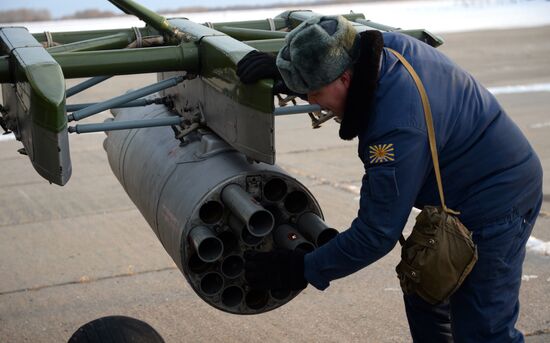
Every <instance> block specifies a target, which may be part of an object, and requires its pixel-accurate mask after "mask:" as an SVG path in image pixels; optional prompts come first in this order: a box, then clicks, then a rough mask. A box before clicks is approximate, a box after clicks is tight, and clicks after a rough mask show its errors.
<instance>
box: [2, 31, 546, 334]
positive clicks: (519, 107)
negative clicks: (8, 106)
mask: <svg viewBox="0 0 550 343" xmlns="http://www.w3.org/2000/svg"><path fill="white" fill-rule="evenodd" d="M548 37H550V27H542V28H534V29H521V30H502V31H480V32H469V33H457V34H447V35H445V36H444V38H445V40H446V43H445V44H444V45H443V46H442V47H441V48H440V49H441V50H442V51H444V52H445V53H446V54H448V55H449V56H450V57H451V58H453V59H454V60H455V61H457V62H458V63H459V64H460V65H462V66H463V67H464V68H465V69H466V70H468V71H470V72H471V73H472V74H473V75H475V76H476V77H477V78H478V79H479V80H480V81H481V82H482V83H483V84H484V85H486V86H487V87H495V86H507V85H511V86H514V85H528V84H536V83H550V59H549V58H548V56H550V40H548ZM154 80H155V76H154V75H138V76H130V77H116V78H113V79H111V80H109V81H107V82H105V83H104V84H102V85H100V86H97V87H95V88H92V89H90V90H89V91H87V92H85V93H83V94H80V95H77V96H75V97H74V98H72V99H71V103H77V102H91V101H97V100H99V99H106V98H109V97H110V96H112V95H115V94H120V93H122V92H123V91H124V90H126V89H128V88H138V87H140V86H141V85H145V84H148V83H151V82H153V81H154ZM78 81H79V80H71V81H70V82H69V85H73V84H75V83H77V82H78ZM497 97H498V99H499V100H500V101H501V103H502V104H503V106H504V107H505V109H506V110H507V112H508V113H509V115H510V116H511V117H512V118H513V119H514V120H515V121H516V122H517V123H518V125H519V126H520V128H521V129H522V130H523V132H525V134H526V135H527V137H528V138H529V139H530V141H531V143H532V145H533V146H534V147H535V150H536V151H537V152H538V154H539V156H540V158H541V160H542V163H543V166H544V170H545V171H548V170H550V149H549V148H550V123H549V119H548V108H550V93H548V92H528V93H520V94H508V95H499V96H497ZM103 117H105V115H100V116H99V117H96V118H92V121H95V122H97V121H101V120H102V118H103ZM545 123H546V124H545ZM337 129H338V127H337V124H335V123H328V124H327V125H325V126H324V127H323V128H321V129H319V130H312V129H311V128H310V123H309V119H308V118H307V116H305V115H295V116H287V117H281V118H277V119H276V143H277V146H276V147H277V161H278V164H279V165H280V166H282V167H283V168H285V169H286V170H287V171H288V172H289V173H291V174H292V175H294V176H295V177H296V178H298V179H299V180H300V181H301V182H303V183H304V184H305V185H306V186H307V187H308V188H309V189H310V190H311V192H312V193H313V194H314V195H315V197H316V198H317V200H318V201H319V203H320V204H321V207H322V208H323V211H324V213H325V217H326V220H327V222H328V223H330V224H331V225H333V226H335V227H338V228H341V229H346V228H347V227H348V225H349V223H350V222H351V220H352V219H353V218H354V217H355V214H356V211H357V203H358V199H357V196H358V187H359V185H360V181H361V177H362V170H363V167H362V165H361V162H360V161H359V159H358V158H357V156H356V142H343V141H340V140H339V139H338V136H337ZM103 138H104V135H103V134H89V135H75V136H71V141H70V143H71V152H72V155H71V157H72V163H73V176H72V179H71V180H70V182H69V183H68V185H66V186H65V187H58V186H55V185H50V184H48V183H47V182H46V181H44V180H43V179H42V178H41V177H39V176H38V174H37V173H36V172H35V171H34V170H33V169H32V167H31V164H30V162H29V161H28V159H27V158H26V157H25V156H21V155H19V154H17V152H16V150H17V149H19V148H20V147H21V144H20V143H19V142H16V141H4V142H0V161H1V162H0V163H1V165H2V168H0V204H1V205H0V342H64V341H67V340H68V338H69V337H70V336H71V334H72V333H73V332H74V331H75V330H76V329H77V328H78V327H80V326H81V325H83V324H84V323H86V322H88V321H91V320H93V319H96V318H99V317H102V316H107V315H126V316H131V317H136V318H138V319H141V320H144V321H146V322H148V323H149V324H151V325H152V326H153V327H155V328H156V329H157V331H158V332H159V333H160V334H161V335H162V336H163V337H164V338H165V340H166V341H167V342H408V341H411V339H410V336H409V332H408V326H407V322H406V318H405V314H404V308H403V304H402V295H401V290H400V288H399V283H398V280H397V278H396V276H395V272H394V267H395V265H396V264H397V262H398V259H399V247H396V249H394V250H393V251H392V252H391V253H390V254H389V255H387V256H386V257H384V258H383V259H381V260H380V261H378V262H376V263H375V264H373V265H372V266H369V267H368V268H365V269H363V270H361V271H359V272H357V273H355V274H353V275H351V276H350V277H347V278H344V279H341V280H337V281H334V282H332V284H331V287H329V288H328V289H327V290H326V291H324V292H320V291H317V290H316V289H314V288H313V287H311V286H310V287H308V288H307V289H306V290H304V291H303V292H302V293H301V294H300V295H299V296H298V297H296V298H295V299H294V300H292V301H291V302H289V303H288V304H286V305H284V306H282V307H281V308H279V309H276V310H274V311H272V312H269V313H264V314H260V315H254V316H239V315H233V314H227V313H224V312H221V311H219V310H216V309H214V308H213V307H210V306H209V305H207V304H206V303H205V302H203V301H202V300H201V299H200V298H199V297H198V296H197V295H196V294H195V293H194V292H193V290H192V289H191V288H190V286H188V284H187V282H186V281H185V279H184V277H183V276H182V275H181V273H180V271H179V270H178V269H177V268H176V267H175V264H174V262H173V261H172V260H171V258H170V257H169V256H168V254H167V253H166V252H165V251H164V250H163V248H162V246H161V244H160V243H159V241H158V240H157V239H156V237H155V235H154V233H153V231H152V230H151V229H150V227H149V226H148V224H147V223H146V222H145V220H144V219H143V217H142V216H141V214H140V213H139V211H138V210H137V209H136V208H135V206H134V205H133V203H132V202H131V200H130V199H129V198H128V196H127V195H126V193H125V192H124V190H123V189H122V187H121V186H120V184H119V183H118V181H117V180H116V179H115V177H114V176H113V174H112V173H111V171H110V168H109V166H108V163H107V158H106V154H105V152H104V151H103V147H102V141H103ZM502 143H503V144H506V137H503V138H502ZM549 175H550V173H546V175H545V188H544V193H545V202H544V205H543V212H542V213H541V215H540V217H539V219H538V222H537V224H536V226H535V229H534V232H533V235H534V236H535V237H537V238H539V239H542V240H543V241H550V230H549V227H550V182H549V181H550V179H549V178H550V176H549ZM412 218H413V216H411V220H412ZM411 220H409V223H408V224H407V228H406V230H410V228H411V224H412V221H411ZM548 294H550V256H541V255H537V254H534V253H532V252H529V253H528V254H527V258H526V261H525V265H524V282H523V284H522V289H521V313H520V318H519V321H518V328H519V329H521V330H522V331H523V332H524V333H525V334H526V336H527V337H526V339H527V341H528V342H548V341H550V296H549V295H548Z"/></svg>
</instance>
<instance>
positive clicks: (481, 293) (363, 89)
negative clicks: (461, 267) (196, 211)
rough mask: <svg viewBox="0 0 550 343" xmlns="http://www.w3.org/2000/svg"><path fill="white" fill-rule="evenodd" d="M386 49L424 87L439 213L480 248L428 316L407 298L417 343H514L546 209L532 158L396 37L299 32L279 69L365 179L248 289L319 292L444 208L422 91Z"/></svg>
mask: <svg viewBox="0 0 550 343" xmlns="http://www.w3.org/2000/svg"><path fill="white" fill-rule="evenodd" d="M387 48H391V49H393V50H396V51H397V52H399V53H400V54H402V55H403V56H404V57H405V59H406V60H407V61H408V62H409V63H410V64H411V65H412V66H413V68H414V69H415V70H416V73H417V74H418V75H419V77H420V79H421V80H422V82H423V84H424V87H425V89H426V92H427V95H428V98H429V102H430V106H431V109H432V115H433V121H434V126H435V136H436V138H437V150H438V154H439V162H440V169H441V174H442V179H443V186H444V193H445V197H446V203H447V206H448V207H449V208H452V209H453V210H457V211H459V212H460V215H459V218H460V220H461V221H462V222H463V223H464V224H465V226H466V227H467V228H468V229H469V230H471V231H472V233H473V240H474V242H475V243H476V245H477V249H478V261H477V263H476V265H475V266H474V268H473V270H472V272H471V273H470V274H469V276H468V277H467V278H466V279H465V281H464V282H463V284H462V285H461V287H460V288H459V289H458V290H457V291H456V292H455V293H454V294H453V295H452V296H451V297H450V299H449V301H447V302H445V303H443V304H439V305H430V304H429V303H427V302H425V301H424V300H422V299H421V298H420V297H418V296H416V295H414V294H410V295H404V301H405V308H406V312H407V318H408V320H409V326H410V330H411V334H412V336H413V340H414V341H415V342H452V341H453V340H454V341H456V342H522V341H523V336H522V334H521V333H520V332H519V331H518V330H516V329H515V327H514V326H515V322H516V320H517V316H518V312H519V301H518V295H519V288H520V283H521V274H522V273H521V269H522V263H523V260H524V257H525V243H526V241H527V239H528V237H529V235H530V233H531V231H532V228H533V225H534V222H535V219H536V217H537V215H538V213H539V210H540V205H541V201H542V168H541V165H540V161H539V159H538V157H537V156H536V154H535V152H534V151H533V149H532V148H531V146H530V145H529V143H528V141H527V140H526V138H525V137H524V136H523V134H522V133H521V131H520V130H519V128H518V127H517V126H516V125H515V124H514V123H513V122H512V121H511V119H510V118H509V117H508V116H507V115H506V114H505V112H504V110H503V109H502V108H501V107H500V105H499V104H498V102H497V100H496V99H495V98H494V97H493V95H492V94H490V93H489V92H488V91H487V90H486V89H485V88H484V87H483V86H482V85H481V84H479V83H478V82H477V81H476V80H475V79H474V78H473V77H472V76H471V75H469V74H468V73H467V72H465V71H464V70H462V69H460V67H458V66H457V65H456V64H454V63H453V62H452V61H451V60H449V59H448V58H447V57H446V56H444V55H443V54H442V53H440V52H438V51H437V50H436V49H433V48H432V47H430V46H428V45H427V44H424V43H422V42H420V41H418V40H415V39H413V38H410V37H408V36H405V35H402V34H399V33H390V32H386V33H380V32H378V31H365V32H362V33H360V34H359V35H357V34H356V32H355V30H354V28H353V26H352V25H351V23H349V22H348V21H346V20H345V19H344V18H342V17H316V18H312V19H310V20H308V21H306V22H304V23H302V24H301V25H300V26H298V27H297V28H296V29H295V30H293V31H292V32H291V33H290V34H289V35H288V36H287V38H286V40H285V45H284V46H283V48H282V49H281V50H280V52H279V54H278V56H277V60H276V63H277V66H278V69H279V71H280V73H281V76H282V79H283V81H284V83H285V85H286V86H287V87H288V88H289V89H291V90H292V91H294V92H296V93H305V94H307V97H308V100H309V101H310V102H311V103H316V104H319V105H321V107H323V108H325V109H328V110H331V111H333V112H334V113H335V114H336V115H337V116H338V117H339V118H340V119H341V127H340V131H339V134H340V137H341V138H342V139H347V140H349V139H353V138H355V137H358V139H359V146H358V154H359V158H360V159H361V160H362V162H363V163H364V167H365V175H364V177H363V181H362V188H361V198H360V209H359V212H358V215H357V218H355V220H353V222H352V223H351V226H350V228H349V229H348V230H346V231H344V232H342V233H340V234H339V235H338V236H337V237H336V238H334V239H333V240H332V241H330V242H329V243H327V244H325V245H324V246H322V247H320V248H318V249H316V250H315V251H313V252H311V253H308V254H305V255H304V254H303V253H301V252H288V251H274V252H266V253H249V254H247V256H246V258H247V263H246V269H247V270H246V276H247V278H248V280H249V283H250V284H251V286H252V287H258V288H267V289H276V288H293V289H300V288H303V287H305V286H306V285H307V283H310V284H312V285H313V286H314V287H316V288H318V289H320V290H323V289H325V288H327V287H328V286H329V283H330V281H332V280H334V279H337V278H341V277H344V276H346V275H349V274H351V273H353V272H355V271H357V270H359V269H361V268H364V267H365V266H367V265H369V264H371V263H373V262H375V261H376V260H378V259H379V258H381V257H383V256H384V255H386V254H387V253H388V252H389V251H391V250H392V249H393V248H394V246H395V245H396V243H397V242H398V240H399V237H400V235H401V232H402V230H403V227H404V225H405V223H406V221H407V218H408V215H409V213H410V211H411V209H412V207H413V206H414V207H417V208H423V207H424V206H426V205H433V206H440V205H441V204H440V201H439V196H438V191H437V184H436V180H435V176H434V168H433V165H432V160H431V155H430V149H429V141H428V136H427V131H426V124H425V120H424V111H423V107H422V103H421V98H420V94H419V91H418V89H417V87H416V85H415V83H414V81H413V79H412V77H411V75H410V74H409V72H408V71H407V70H406V69H405V67H404V66H403V64H401V63H400V62H399V60H398V59H397V58H396V57H395V56H394V55H393V54H392V53H390V52H389V51H388V49H387ZM254 56H256V57H254ZM258 56H262V57H258ZM258 61H263V62H262V63H258ZM266 61H267V59H266V57H265V54H260V53H255V54H251V55H250V56H246V57H245V58H243V60H242V61H241V63H240V64H239V68H238V74H239V75H240V76H241V79H242V80H243V82H245V81H246V82H252V81H254V80H255V79H257V78H261V77H265V76H266V75H265V74H263V75H262V73H261V72H260V70H261V69H262V68H259V66H260V65H265V62H266ZM250 66H253V68H249V67H250ZM254 76H258V77H254ZM274 77H276V76H274Z"/></svg>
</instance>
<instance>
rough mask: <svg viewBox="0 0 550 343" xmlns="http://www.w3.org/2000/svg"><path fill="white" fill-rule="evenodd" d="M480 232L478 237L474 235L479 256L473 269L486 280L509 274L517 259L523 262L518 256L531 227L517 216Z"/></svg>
mask: <svg viewBox="0 0 550 343" xmlns="http://www.w3.org/2000/svg"><path fill="white" fill-rule="evenodd" d="M481 230H483V231H482V232H480V234H479V235H476V234H474V241H475V243H476V244H477V248H478V256H479V259H478V264H477V265H476V267H475V268H477V269H478V270H477V272H478V273H479V274H481V275H485V277H486V278H487V279H497V278H500V277H501V276H502V275H506V274H507V273H509V270H510V268H511V267H512V266H511V265H514V264H515V263H513V262H514V261H515V260H516V259H517V258H518V257H519V258H520V259H521V260H523V258H522V257H520V256H518V255H521V254H522V251H524V247H525V243H526V242H527V239H528V238H529V234H530V232H531V226H530V224H529V223H527V222H526V221H525V220H524V219H523V217H522V216H519V215H518V216H514V217H513V218H511V219H509V220H507V221H505V222H500V223H495V224H492V225H488V226H486V227H484V228H481ZM476 236H478V237H476ZM525 236H526V237H525ZM475 268H474V269H475Z"/></svg>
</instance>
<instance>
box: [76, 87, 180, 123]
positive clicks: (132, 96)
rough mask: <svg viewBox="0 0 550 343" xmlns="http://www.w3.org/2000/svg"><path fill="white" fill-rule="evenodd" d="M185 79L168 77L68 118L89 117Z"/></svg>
mask: <svg viewBox="0 0 550 343" xmlns="http://www.w3.org/2000/svg"><path fill="white" fill-rule="evenodd" d="M185 79H186V76H176V77H172V78H170V79H166V80H163V81H161V82H158V83H155V84H152V85H149V86H146V87H143V88H140V89H137V90H135V91H133V92H129V93H126V94H124V95H121V96H117V97H115V98H112V99H109V100H106V101H103V102H98V103H95V104H93V105H91V106H88V107H86V108H83V109H81V110H78V111H76V112H73V113H72V114H70V115H69V116H68V119H69V121H73V120H80V119H84V118H87V117H89V116H92V115H94V114H97V113H99V112H102V111H105V110H108V109H110V108H113V107H115V106H119V105H122V104H125V103H127V102H129V101H132V100H136V99H139V98H142V97H144V96H146V95H149V94H153V93H156V92H159V91H161V90H163V89H166V88H170V87H174V86H175V85H177V84H178V83H180V82H183V81H184V80H185Z"/></svg>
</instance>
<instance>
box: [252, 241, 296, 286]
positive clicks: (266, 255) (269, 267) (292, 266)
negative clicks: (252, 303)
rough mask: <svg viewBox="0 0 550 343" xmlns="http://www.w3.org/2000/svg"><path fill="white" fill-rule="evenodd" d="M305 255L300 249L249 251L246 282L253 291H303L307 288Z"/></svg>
mask: <svg viewBox="0 0 550 343" xmlns="http://www.w3.org/2000/svg"><path fill="white" fill-rule="evenodd" d="M304 255H305V252H304V251H302V250H299V249H298V250H296V251H292V250H274V251H269V252H256V251H247V252H245V254H244V258H245V260H246V262H245V267H244V268H245V278H246V281H247V282H248V284H249V285H250V287H251V288H253V289H285V290H288V289H289V290H292V291H297V290H302V289H304V288H306V287H307V281H306V279H305V278H304Z"/></svg>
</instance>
